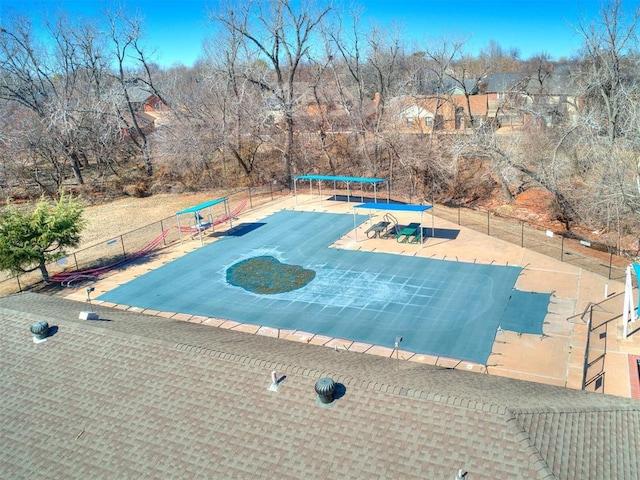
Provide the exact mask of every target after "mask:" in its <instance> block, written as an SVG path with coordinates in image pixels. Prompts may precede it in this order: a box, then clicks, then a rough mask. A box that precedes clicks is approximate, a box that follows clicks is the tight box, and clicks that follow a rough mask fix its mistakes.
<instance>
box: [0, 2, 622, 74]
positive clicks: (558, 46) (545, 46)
mask: <svg viewBox="0 0 640 480" xmlns="http://www.w3.org/2000/svg"><path fill="white" fill-rule="evenodd" d="M341 1H343V2H348V1H349V0H341ZM358 3H359V5H361V6H362V8H363V10H362V14H361V23H362V25H363V26H368V25H370V24H373V25H376V26H381V27H385V28H391V27H392V25H393V24H396V25H398V26H399V27H400V28H401V29H402V31H403V32H404V35H405V37H406V39H407V44H408V46H409V47H410V48H413V47H414V46H415V49H416V50H420V49H424V48H425V45H426V42H427V40H428V39H432V38H442V37H443V36H446V37H448V38H453V37H455V38H467V39H468V43H467V46H466V51H467V52H468V53H472V54H477V53H478V52H479V50H480V49H481V48H482V47H485V46H487V45H488V44H489V41H490V40H495V41H497V42H498V43H499V44H500V45H501V46H502V47H503V48H504V49H505V50H508V49H510V48H511V47H515V48H518V49H519V51H520V53H521V58H524V59H526V58H528V57H530V56H531V55H533V54H536V53H539V52H542V51H544V52H547V53H549V54H551V56H552V57H553V58H555V59H558V58H560V57H563V56H564V57H568V56H571V55H573V54H575V53H576V52H577V50H578V48H579V47H580V38H579V37H578V36H577V35H576V33H575V26H576V25H577V24H578V22H579V21H580V20H584V19H587V23H588V22H589V21H590V20H591V19H594V18H597V17H598V11H599V6H600V2H599V1H596V0H537V1H526V0H485V1H478V0H474V1H470V0H457V1H452V0H396V1H393V0H361V1H360V2H358ZM631 3H633V2H629V1H628V0H627V3H626V4H625V5H627V6H629V5H631ZM121 4H125V5H126V6H127V8H128V9H129V10H130V11H132V12H138V13H139V14H140V15H141V16H142V18H143V19H144V29H145V33H146V43H147V45H148V47H150V48H154V49H155V50H156V61H157V62H158V63H159V64H161V65H164V66H169V65H172V64H175V63H181V64H184V65H191V64H193V62H194V61H195V60H196V59H197V58H198V56H199V54H200V52H201V47H202V42H203V40H204V39H205V38H206V37H207V36H210V35H211V33H212V28H211V27H210V25H209V24H208V18H207V12H209V11H212V10H213V9H215V8H217V4H218V2H217V0H180V1H177V0H114V1H111V0H0V15H2V14H3V12H5V11H6V10H7V9H12V10H16V11H19V12H21V13H23V14H26V15H29V16H33V17H34V18H35V17H37V16H38V15H39V13H40V12H48V13H49V14H51V12H53V11H55V10H56V9H61V10H64V11H66V12H68V13H69V14H71V15H72V16H74V17H75V16H81V17H90V18H91V17H96V16H98V15H100V13H101V12H102V11H104V10H105V9H107V8H110V7H111V6H113V5H121Z"/></svg>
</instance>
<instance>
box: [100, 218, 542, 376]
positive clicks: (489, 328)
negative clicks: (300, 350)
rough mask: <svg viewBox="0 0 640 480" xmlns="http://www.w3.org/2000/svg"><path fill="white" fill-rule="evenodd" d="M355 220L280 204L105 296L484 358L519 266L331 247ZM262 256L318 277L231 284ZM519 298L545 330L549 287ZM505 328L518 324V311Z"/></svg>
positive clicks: (426, 351) (440, 353) (417, 350)
mask: <svg viewBox="0 0 640 480" xmlns="http://www.w3.org/2000/svg"><path fill="white" fill-rule="evenodd" d="M366 219H367V216H358V217H357V222H358V223H362V222H364V221H365V220H366ZM353 223H354V219H353V215H350V214H330V213H312V212H294V211H282V212H279V213H276V214H273V215H270V216H269V217H267V218H265V219H263V220H261V221H259V222H256V223H251V224H241V225H239V226H237V227H236V229H234V231H233V232H231V234H229V235H228V236H226V237H224V238H222V239H220V240H219V241H217V242H214V243H211V244H208V245H205V246H204V247H202V248H199V249H197V250H195V251H193V252H191V253H189V254H187V255H185V256H183V257H181V258H178V259H177V260H174V261H172V262H170V263H168V264H166V265H164V266H162V267H160V268H158V269H155V270H153V271H150V272H149V273H147V274H145V275H143V276H141V277H138V278H136V279H134V280H132V281H131V282H128V283H127V284H124V285H121V286H119V287H117V288H116V289H114V290H111V291H109V292H107V293H105V294H103V295H101V296H100V297H99V299H100V300H104V301H109V302H113V303H117V304H123V305H130V306H136V307H140V308H144V309H153V310H160V311H169V312H182V313H189V314H193V315H202V316H207V317H216V318H225V319H229V320H234V321H237V322H242V323H249V324H254V325H261V326H268V327H273V328H280V329H290V330H299V331H303V332H309V333H312V334H318V335H326V336H329V337H334V338H342V339H347V340H352V341H357V342H364V343H370V344H375V345H382V346H386V347H393V346H394V342H395V338H396V336H398V335H400V336H402V337H403V342H402V345H401V348H402V349H403V350H407V351H411V352H415V353H419V354H430V355H436V356H445V357H450V358H456V359H461V360H469V361H473V362H476V363H479V364H483V365H485V364H486V363H487V359H488V357H489V355H490V353H491V349H492V345H493V342H494V340H495V335H496V332H497V329H498V326H499V325H501V322H502V323H505V322H506V319H505V318H503V317H504V315H505V312H507V306H509V309H510V310H511V311H512V312H519V306H518V305H519V304H520V303H519V302H520V301H519V299H520V298H521V297H520V296H517V295H516V296H515V297H512V294H513V292H514V290H513V288H514V285H515V282H516V280H517V278H518V275H519V274H520V271H521V268H520V267H515V266H496V265H479V264H471V263H463V262H450V261H443V260H435V259H428V258H420V257H413V256H401V255H393V254H386V253H375V252H373V253H372V252H362V251H353V250H342V249H338V248H331V247H330V245H331V244H332V243H333V242H335V241H336V240H337V239H338V238H340V237H341V236H342V235H344V234H346V233H347V232H349V231H350V230H352V229H353ZM389 241H393V240H392V239H391V240H389ZM409 248H416V251H417V250H418V249H419V248H420V246H419V245H414V246H410V247H409ZM258 256H271V257H273V258H275V259H277V260H278V261H279V262H282V263H285V264H290V265H299V266H302V267H303V268H305V269H313V270H314V271H315V272H316V275H315V278H314V279H313V280H312V281H311V282H310V283H309V284H308V285H306V286H304V287H303V288H300V289H298V290H294V291H290V292H286V293H278V294H269V295H267V294H256V293H251V292H249V291H247V290H245V289H243V288H241V287H238V286H233V285H230V284H228V283H227V281H226V273H227V269H228V268H229V267H231V266H233V265H234V264H236V263H238V262H240V261H242V260H246V259H249V258H253V257H258ZM523 298H524V299H525V300H527V301H526V302H525V303H526V308H527V309H528V310H529V313H528V314H527V315H526V319H525V320H526V321H527V322H532V321H533V322H534V323H535V322H538V324H539V325H538V326H539V328H540V329H541V328H542V319H543V318H544V314H545V313H546V306H547V303H548V296H547V297H546V300H547V303H545V302H544V299H543V300H539V298H536V301H528V300H530V299H531V298H532V297H523ZM510 299H511V300H510ZM510 301H511V302H512V303H511V304H510V303H509V302H510ZM520 306H521V307H522V306H523V305H520ZM518 315H519V314H518ZM518 315H515V317H518ZM511 317H514V315H511ZM532 319H533V320H532ZM509 327H511V328H513V329H516V330H517V329H518V328H519V327H518V320H517V318H516V319H515V320H514V321H513V325H509ZM502 328H505V329H506V328H507V327H506V326H505V325H502ZM528 328H529V329H530V330H532V331H537V330H536V328H537V327H536V325H529V327H528Z"/></svg>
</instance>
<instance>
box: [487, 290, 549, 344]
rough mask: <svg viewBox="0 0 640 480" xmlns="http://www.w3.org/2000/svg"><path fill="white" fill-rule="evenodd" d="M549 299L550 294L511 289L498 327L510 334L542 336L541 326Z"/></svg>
mask: <svg viewBox="0 0 640 480" xmlns="http://www.w3.org/2000/svg"><path fill="white" fill-rule="evenodd" d="M550 299H551V294H550V293H537V292H524V291H521V290H516V289H513V290H512V292H511V296H510V297H509V301H508V302H507V306H506V308H505V311H504V313H503V314H502V319H501V320H500V327H502V328H503V329H504V330H511V331H512V332H518V333H531V334H534V335H542V334H543V332H542V325H543V324H544V317H545V316H546V315H547V307H548V305H549V301H550Z"/></svg>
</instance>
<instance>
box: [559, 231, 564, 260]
mask: <svg viewBox="0 0 640 480" xmlns="http://www.w3.org/2000/svg"><path fill="white" fill-rule="evenodd" d="M560 238H561V241H560V261H561V262H564V235H561V236H560Z"/></svg>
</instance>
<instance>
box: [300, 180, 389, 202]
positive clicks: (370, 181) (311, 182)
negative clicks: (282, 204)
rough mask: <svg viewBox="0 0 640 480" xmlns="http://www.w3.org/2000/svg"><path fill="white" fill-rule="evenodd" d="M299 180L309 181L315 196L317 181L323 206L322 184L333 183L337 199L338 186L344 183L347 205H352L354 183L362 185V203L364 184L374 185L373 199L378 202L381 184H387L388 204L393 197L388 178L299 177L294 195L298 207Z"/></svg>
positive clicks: (310, 188) (361, 199)
mask: <svg viewBox="0 0 640 480" xmlns="http://www.w3.org/2000/svg"><path fill="white" fill-rule="evenodd" d="M298 180H309V193H310V195H311V196H313V181H314V180H315V181H316V182H317V185H318V189H319V192H320V205H322V182H333V196H334V197H336V184H337V183H338V182H343V183H346V184H347V203H350V197H351V191H350V185H351V184H352V183H359V184H360V185H361V190H360V192H361V193H360V201H363V200H364V184H365V183H368V184H372V185H373V198H374V201H375V202H376V203H377V202H378V192H377V186H378V184H379V183H386V184H387V203H389V197H390V196H391V191H390V186H389V182H388V181H387V179H386V178H369V177H343V176H335V175H298V176H296V177H294V179H293V194H294V196H295V197H296V205H297V199H298Z"/></svg>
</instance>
